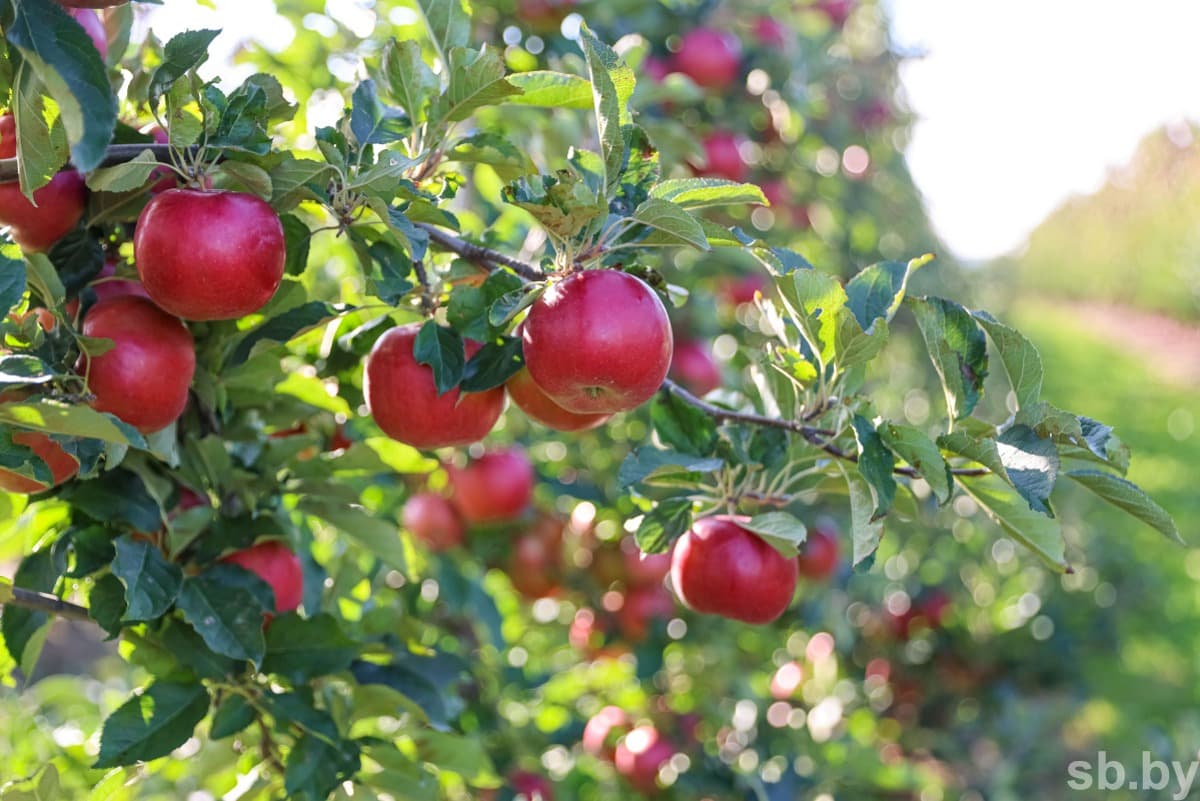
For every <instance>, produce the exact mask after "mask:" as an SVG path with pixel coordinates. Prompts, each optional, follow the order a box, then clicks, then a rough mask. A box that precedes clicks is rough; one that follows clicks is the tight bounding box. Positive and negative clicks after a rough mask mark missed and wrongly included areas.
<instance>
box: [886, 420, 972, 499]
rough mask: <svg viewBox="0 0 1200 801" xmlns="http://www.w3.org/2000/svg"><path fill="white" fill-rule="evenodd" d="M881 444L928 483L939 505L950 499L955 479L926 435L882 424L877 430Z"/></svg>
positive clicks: (903, 427) (907, 427)
mask: <svg viewBox="0 0 1200 801" xmlns="http://www.w3.org/2000/svg"><path fill="white" fill-rule="evenodd" d="M876 430H877V431H878V432H879V436H880V438H881V439H882V440H883V444H884V445H886V446H887V447H888V448H890V449H891V450H892V451H893V452H894V453H895V454H896V455H897V456H899V457H900V458H901V459H903V460H904V461H906V462H908V463H909V465H911V466H912V467H913V469H914V470H916V471H917V472H918V473H920V474H921V477H922V478H924V479H925V480H926V481H927V482H929V487H930V489H932V490H933V494H934V497H936V498H937V499H938V501H939V502H940V503H945V502H946V501H948V500H950V495H951V493H952V492H953V491H954V478H953V477H952V476H951V474H950V466H949V465H948V464H946V460H945V458H943V456H942V452H941V450H940V449H939V448H938V446H937V445H936V444H935V443H934V441H933V440H932V439H930V438H929V436H928V435H927V434H925V432H923V431H920V430H919V429H916V428H913V427H912V426H906V425H900V424H898V423H889V422H886V421H885V422H883V423H880V424H879V428H878V429H876Z"/></svg>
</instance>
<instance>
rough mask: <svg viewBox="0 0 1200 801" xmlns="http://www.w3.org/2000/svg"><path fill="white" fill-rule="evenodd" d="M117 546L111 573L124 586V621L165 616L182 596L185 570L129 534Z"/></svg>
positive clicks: (120, 538) (156, 549)
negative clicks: (180, 591)
mask: <svg viewBox="0 0 1200 801" xmlns="http://www.w3.org/2000/svg"><path fill="white" fill-rule="evenodd" d="M115 544H116V548H117V555H116V557H115V558H114V559H113V562H112V570H113V573H114V574H115V575H116V577H117V578H119V579H120V580H121V582H122V583H123V584H124V585H125V603H126V606H127V608H126V610H125V618H124V619H125V621H126V622H132V621H140V620H154V619H155V618H158V617H162V616H163V615H164V614H166V612H167V610H168V609H170V608H171V604H173V603H175V599H176V598H177V597H178V596H179V589H180V587H181V586H182V584H183V571H182V570H181V569H180V568H179V565H176V564H172V563H171V562H168V561H167V560H166V559H164V558H163V555H162V551H160V550H158V548H156V547H154V546H153V545H151V544H150V543H148V542H146V541H145V540H135V539H133V538H132V537H131V536H130V535H128V534H126V535H125V536H123V537H119V538H117V540H116V543H115Z"/></svg>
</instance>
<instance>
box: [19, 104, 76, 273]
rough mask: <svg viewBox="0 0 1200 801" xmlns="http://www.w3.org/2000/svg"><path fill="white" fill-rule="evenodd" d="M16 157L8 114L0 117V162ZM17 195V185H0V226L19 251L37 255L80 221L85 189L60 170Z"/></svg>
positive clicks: (71, 173)
mask: <svg viewBox="0 0 1200 801" xmlns="http://www.w3.org/2000/svg"><path fill="white" fill-rule="evenodd" d="M16 155H17V125H16V120H15V119H14V118H13V115H12V114H5V115H3V116H0V158H3V159H11V158H15V157H16ZM33 201H34V202H33V203H30V202H29V199H28V198H27V197H25V196H24V195H23V194H21V185H20V184H19V183H18V182H17V181H7V182H4V183H0V225H7V226H9V228H10V231H9V234H10V235H11V236H12V239H13V241H14V242H16V243H17V244H18V245H20V246H21V248H22V249H23V250H28V251H31V252H40V251H44V250H49V249H50V246H51V245H53V244H54V243H55V242H57V241H58V240H60V239H62V238H63V237H64V236H66V234H67V233H68V232H69V231H70V230H71V229H72V228H74V227H75V224H76V223H77V222H79V219H80V218H81V217H83V212H84V208H85V207H86V206H87V187H86V186H85V185H84V182H83V176H82V175H80V174H79V173H77V172H76V171H75V170H63V171H62V172H60V173H58V174H57V175H55V176H54V177H53V178H52V179H50V183H48V184H46V185H45V186H43V187H42V188H41V189H38V190H37V191H35V192H34V193H33Z"/></svg>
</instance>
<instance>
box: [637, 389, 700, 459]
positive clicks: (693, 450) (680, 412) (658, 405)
mask: <svg viewBox="0 0 1200 801" xmlns="http://www.w3.org/2000/svg"><path fill="white" fill-rule="evenodd" d="M650 421H651V423H652V424H653V425H654V431H655V433H657V434H658V438H659V440H661V441H662V443H663V444H664V445H666V446H667V447H668V448H672V449H674V450H675V451H678V452H679V453H686V454H691V455H694V456H711V455H712V452H713V448H715V447H716V444H717V426H716V423H715V422H714V421H713V419H712V418H711V417H709V416H708V415H707V414H705V413H704V412H702V411H700V410H699V409H697V408H696V407H695V406H692V405H691V404H689V403H686V402H684V401H683V400H681V399H680V398H678V397H676V396H675V394H674V393H669V392H668V393H659V394H658V395H657V396H656V397H655V398H654V402H653V403H652V404H651V406H650Z"/></svg>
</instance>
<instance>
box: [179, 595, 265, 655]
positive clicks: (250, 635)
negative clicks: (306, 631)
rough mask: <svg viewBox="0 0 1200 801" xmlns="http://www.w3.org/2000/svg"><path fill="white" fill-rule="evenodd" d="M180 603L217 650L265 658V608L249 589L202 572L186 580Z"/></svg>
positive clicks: (223, 653)
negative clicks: (232, 584)
mask: <svg viewBox="0 0 1200 801" xmlns="http://www.w3.org/2000/svg"><path fill="white" fill-rule="evenodd" d="M176 606H178V608H179V611H181V612H182V613H183V619H184V620H186V621H187V622H188V623H189V624H191V626H192V628H194V629H195V630H196V633H197V634H199V635H200V636H201V637H202V638H204V642H205V644H206V645H207V646H208V647H209V648H211V649H212V650H213V651H214V652H215V653H218V654H222V655H224V656H228V657H230V658H231V659H237V660H248V661H250V662H253V663H254V664H255V666H257V665H258V664H259V663H260V662H261V661H262V657H263V652H264V650H265V647H266V646H265V642H264V640H263V611H264V610H263V607H262V604H260V603H259V602H258V599H256V598H255V597H254V594H253V593H252V592H250V591H249V590H247V589H244V588H242V587H237V586H231V585H230V584H229V583H227V582H224V581H219V580H217V579H215V578H214V577H212V576H210V575H208V574H206V573H201V574H200V575H198V576H191V577H189V578H186V579H184V581H183V587H182V589H180V591H179V598H178V600H177V601H176Z"/></svg>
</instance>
